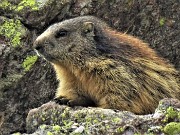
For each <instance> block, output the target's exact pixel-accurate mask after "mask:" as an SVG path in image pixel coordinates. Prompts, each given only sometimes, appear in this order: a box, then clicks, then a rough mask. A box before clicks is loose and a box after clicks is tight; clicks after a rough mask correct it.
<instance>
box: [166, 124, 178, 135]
mask: <svg viewBox="0 0 180 135" xmlns="http://www.w3.org/2000/svg"><path fill="white" fill-rule="evenodd" d="M164 132H165V133H166V134H168V135H176V134H180V122H171V123H168V124H167V125H166V126H165V127H164Z"/></svg>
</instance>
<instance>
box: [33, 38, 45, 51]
mask: <svg viewBox="0 0 180 135" xmlns="http://www.w3.org/2000/svg"><path fill="white" fill-rule="evenodd" d="M33 47H34V49H35V50H37V51H38V52H42V51H43V46H42V44H40V43H39V42H38V41H35V42H34V44H33Z"/></svg>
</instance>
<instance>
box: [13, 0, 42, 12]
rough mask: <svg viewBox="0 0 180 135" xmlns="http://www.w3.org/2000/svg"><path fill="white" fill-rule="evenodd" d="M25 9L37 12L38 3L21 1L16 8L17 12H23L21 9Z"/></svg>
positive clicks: (32, 0)
mask: <svg viewBox="0 0 180 135" xmlns="http://www.w3.org/2000/svg"><path fill="white" fill-rule="evenodd" d="M25 7H29V8H31V9H32V10H38V9H39V8H38V3H37V2H36V0H22V1H21V2H20V3H19V4H18V6H17V9H16V10H17V11H21V10H23V8H25Z"/></svg>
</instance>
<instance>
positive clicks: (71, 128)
mask: <svg viewBox="0 0 180 135" xmlns="http://www.w3.org/2000/svg"><path fill="white" fill-rule="evenodd" d="M172 122H173V123H175V124H177V125H179V124H180V101H179V100H176V99H164V100H162V101H160V103H159V106H158V107H157V109H156V111H155V113H154V114H149V115H135V114H133V113H130V112H126V111H118V110H111V109H101V108H90V107H89V108H82V107H75V108H70V107H67V106H61V105H58V104H56V103H55V102H48V103H46V104H44V105H42V106H41V107H39V108H35V109H32V110H30V112H29V113H28V116H27V119H26V129H27V132H28V133H29V134H32V135H34V134H39V135H43V134H48V132H49V133H52V134H53V135H58V134H72V135H73V134H76V133H80V134H83V135H90V134H100V135H105V134H123V135H126V134H130V135H134V134H150V133H152V134H156V135H162V134H164V133H166V134H173V133H177V134H180V127H179V128H175V126H174V125H173V126H170V127H169V126H168V128H169V129H168V130H166V128H167V125H171V124H172ZM172 129H174V131H171V132H169V130H172ZM33 132H34V133H33ZM26 135H27V134H26Z"/></svg>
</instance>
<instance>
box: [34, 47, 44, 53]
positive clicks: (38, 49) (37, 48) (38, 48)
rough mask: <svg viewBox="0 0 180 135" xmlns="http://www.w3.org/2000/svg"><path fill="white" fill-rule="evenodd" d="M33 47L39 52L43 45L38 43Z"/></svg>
mask: <svg viewBox="0 0 180 135" xmlns="http://www.w3.org/2000/svg"><path fill="white" fill-rule="evenodd" d="M35 49H36V50H37V51H39V52H41V51H42V50H43V47H42V46H41V45H38V46H36V47H35Z"/></svg>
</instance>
